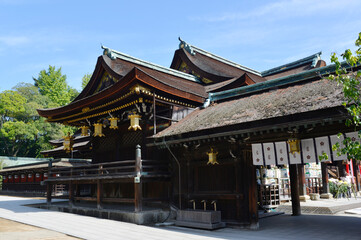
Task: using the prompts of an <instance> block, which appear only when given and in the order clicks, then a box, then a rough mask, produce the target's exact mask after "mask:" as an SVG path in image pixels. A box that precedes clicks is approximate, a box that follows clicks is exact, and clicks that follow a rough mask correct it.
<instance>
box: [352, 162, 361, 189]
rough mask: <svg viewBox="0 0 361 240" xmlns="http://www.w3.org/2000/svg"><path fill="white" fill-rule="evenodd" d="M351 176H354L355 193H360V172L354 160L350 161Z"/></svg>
mask: <svg viewBox="0 0 361 240" xmlns="http://www.w3.org/2000/svg"><path fill="white" fill-rule="evenodd" d="M352 169H353V175H354V176H355V183H356V191H361V186H360V185H361V184H360V170H359V165H357V161H356V160H352Z"/></svg>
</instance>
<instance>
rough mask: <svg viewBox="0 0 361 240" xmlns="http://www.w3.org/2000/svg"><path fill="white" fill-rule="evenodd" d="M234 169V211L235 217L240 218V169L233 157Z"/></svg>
mask: <svg viewBox="0 0 361 240" xmlns="http://www.w3.org/2000/svg"><path fill="white" fill-rule="evenodd" d="M234 170H235V182H236V194H237V197H236V211H237V214H236V216H237V219H238V220H241V199H240V197H239V195H240V191H241V190H240V183H241V181H240V174H241V173H240V170H239V159H238V158H236V159H234Z"/></svg>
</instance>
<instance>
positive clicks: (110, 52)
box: [101, 45, 117, 60]
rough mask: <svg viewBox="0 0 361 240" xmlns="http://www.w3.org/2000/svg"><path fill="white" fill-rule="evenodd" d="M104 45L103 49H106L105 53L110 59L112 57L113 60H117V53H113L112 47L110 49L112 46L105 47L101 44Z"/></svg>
mask: <svg viewBox="0 0 361 240" xmlns="http://www.w3.org/2000/svg"><path fill="white" fill-rule="evenodd" d="M101 47H102V49H104V51H103V55H107V56H108V57H109V58H110V59H112V60H115V59H116V58H117V57H116V56H115V54H114V53H113V51H112V49H110V48H107V47H105V46H103V45H102V46H101Z"/></svg>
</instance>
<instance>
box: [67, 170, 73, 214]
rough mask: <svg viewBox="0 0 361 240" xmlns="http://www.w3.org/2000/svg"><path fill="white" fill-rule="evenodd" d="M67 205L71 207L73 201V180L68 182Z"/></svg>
mask: <svg viewBox="0 0 361 240" xmlns="http://www.w3.org/2000/svg"><path fill="white" fill-rule="evenodd" d="M70 177H73V169H72V168H71V169H70ZM68 192H69V206H70V207H72V206H73V203H74V189H73V182H72V181H70V182H69V189H68Z"/></svg>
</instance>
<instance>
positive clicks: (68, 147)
mask: <svg viewBox="0 0 361 240" xmlns="http://www.w3.org/2000/svg"><path fill="white" fill-rule="evenodd" d="M73 145H74V137H73V136H70V133H69V132H68V135H67V136H65V137H64V142H63V146H64V150H65V152H66V153H70V151H72V150H73Z"/></svg>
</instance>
